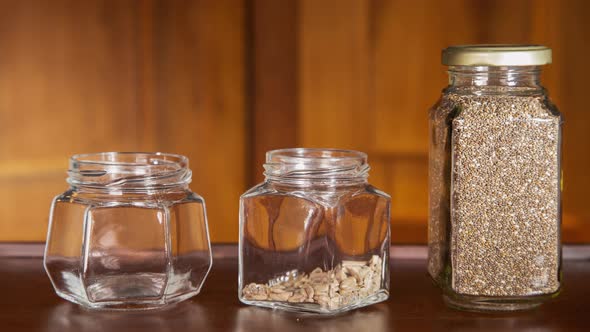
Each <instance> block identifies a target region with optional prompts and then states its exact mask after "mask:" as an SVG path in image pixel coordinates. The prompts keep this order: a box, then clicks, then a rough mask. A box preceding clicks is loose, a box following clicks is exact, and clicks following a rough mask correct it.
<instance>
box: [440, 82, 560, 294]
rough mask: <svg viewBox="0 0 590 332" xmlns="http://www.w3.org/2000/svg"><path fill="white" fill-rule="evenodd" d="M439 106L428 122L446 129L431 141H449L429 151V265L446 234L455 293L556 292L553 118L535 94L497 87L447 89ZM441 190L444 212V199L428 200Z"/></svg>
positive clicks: (556, 131) (556, 134)
mask: <svg viewBox="0 0 590 332" xmlns="http://www.w3.org/2000/svg"><path fill="white" fill-rule="evenodd" d="M437 112H438V114H439V115H438V116H435V117H433V118H432V121H434V123H433V127H435V128H446V129H444V130H439V132H438V137H436V135H437V133H436V132H435V137H434V142H435V144H442V145H446V146H450V149H446V151H449V152H442V151H443V149H438V150H437V151H433V152H434V153H433V158H432V159H431V162H433V164H434V166H433V168H432V169H431V183H433V184H438V185H434V186H432V187H431V190H433V191H431V195H432V197H435V199H433V202H431V213H432V214H433V215H435V216H440V217H439V218H438V219H437V220H435V221H436V222H435V223H434V224H433V226H431V229H430V232H431V241H433V242H434V243H435V246H433V248H434V250H433V249H431V250H433V253H434V254H433V255H432V259H431V261H430V266H429V268H430V269H431V271H434V273H440V271H442V269H443V266H444V264H445V263H444V262H443V260H444V258H443V257H444V253H443V251H442V250H440V248H441V246H445V243H446V241H450V257H451V258H450V264H451V267H452V280H451V286H452V288H453V289H454V290H455V291H456V292H457V293H459V294H467V295H478V296H523V295H534V294H549V293H553V292H555V291H557V289H558V288H559V276H558V273H559V190H560V189H559V178H560V174H559V157H558V156H559V140H560V138H559V135H560V121H561V120H560V117H558V116H555V114H552V113H551V112H550V111H549V108H548V106H547V105H546V103H545V99H544V97H543V96H526V95H523V96H519V95H502V94H483V95H476V94H447V95H446V96H445V97H444V98H443V100H442V101H441V103H440V104H439V109H438V110H437ZM449 134H450V135H449ZM437 140H438V141H439V142H437ZM445 140H446V142H442V143H441V141H445ZM436 149H437V148H435V150H436ZM446 158H450V160H449V159H446ZM447 162H450V163H451V167H447V169H449V170H452V171H450V174H449V175H448V176H450V182H451V185H450V186H449V187H445V185H444V183H445V179H444V177H446V176H447V175H444V174H443V169H444V168H445V167H444V163H447ZM433 176H434V178H433ZM447 183H448V182H447ZM441 190H443V191H444V190H448V191H449V192H450V195H449V196H446V195H445V194H444V193H443V192H440V191H441ZM445 196H446V197H448V198H447V199H449V200H450V206H449V208H448V211H449V212H447V213H448V217H446V218H450V219H448V220H445V217H442V216H443V215H444V214H445V213H444V210H441V209H444V204H443V203H441V202H442V200H444V198H441V199H442V200H441V201H437V199H436V198H437V197H445ZM441 211H442V212H441ZM447 222H448V223H449V224H450V225H449V226H445V224H446V223H447ZM446 227H450V234H451V235H450V238H449V239H446V238H445V235H444V233H446V232H447V231H446V230H445V229H446ZM447 234H448V233H447ZM437 245H438V246H437Z"/></svg>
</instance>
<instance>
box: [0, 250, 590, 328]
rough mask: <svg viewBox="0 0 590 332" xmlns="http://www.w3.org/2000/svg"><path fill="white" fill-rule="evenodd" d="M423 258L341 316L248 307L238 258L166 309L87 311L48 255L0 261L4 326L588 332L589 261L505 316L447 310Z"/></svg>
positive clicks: (404, 263) (0, 322) (221, 263)
mask: <svg viewBox="0 0 590 332" xmlns="http://www.w3.org/2000/svg"><path fill="white" fill-rule="evenodd" d="M425 263H426V262H425V260H424V259H399V258H395V257H394V259H393V260H392V265H391V296H390V299H389V301H387V302H384V303H380V304H377V305H373V306H371V307H367V308H363V309H359V310H356V311H353V312H350V313H348V314H344V315H341V316H337V317H323V316H314V315H302V314H294V313H286V312H280V311H273V310H268V309H262V308H255V307H249V306H245V305H242V304H241V303H240V302H239V301H238V299H237V296H236V294H237V267H238V265H237V259H235V258H233V257H229V258H228V257H226V258H221V259H216V260H215V261H214V265H213V269H212V272H211V274H210V275H209V278H208V279H207V281H206V282H205V286H204V288H203V290H202V292H201V294H200V295H198V296H197V297H195V298H193V299H191V300H188V301H186V302H184V303H182V304H179V305H177V306H176V307H173V308H171V309H168V310H165V311H150V312H133V313H122V312H89V311H85V310H81V309H80V308H79V307H78V306H76V305H74V304H71V303H69V302H66V301H64V300H62V299H60V298H58V297H57V295H55V294H54V292H53V288H52V287H51V284H50V283H49V280H48V279H47V277H46V275H45V273H44V271H43V268H42V260H41V259H40V258H39V257H37V258H12V257H1V258H0V287H1V290H2V296H1V297H0V331H2V332H12V331H14V332H18V331H47V332H49V331H59V332H68V331H93V332H94V331H96V332H98V331H109V332H115V331H142V332H147V331H170V332H183V331H195V332H201V331H257V332H261V331H281V332H287V331H327V332H332V331H334V332H346V331H355V332H358V331H371V332H378V331H472V330H478V331H480V330H486V331H512V330H514V331H542V332H550V331H590V314H589V313H588V312H589V311H588V308H589V307H590V305H589V303H590V302H588V303H587V301H590V261H589V260H565V261H564V269H563V276H564V278H563V279H564V285H565V287H564V289H563V291H562V294H561V295H560V296H559V297H558V298H557V299H555V300H553V301H551V302H549V303H547V304H545V305H544V306H542V307H540V308H539V309H536V310H533V311H529V312H521V313H505V314H480V313H466V312H460V311H455V310H452V309H448V308H446V307H445V305H444V304H443V301H442V298H441V296H440V293H439V291H438V289H437V288H436V287H435V286H434V285H433V284H432V282H431V281H430V279H429V277H428V275H427V273H426V270H425V266H426V264H425Z"/></svg>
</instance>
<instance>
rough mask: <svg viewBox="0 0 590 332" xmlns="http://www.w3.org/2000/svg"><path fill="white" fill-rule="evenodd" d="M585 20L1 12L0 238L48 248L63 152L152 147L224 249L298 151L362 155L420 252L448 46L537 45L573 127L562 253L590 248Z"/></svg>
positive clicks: (548, 6)
mask: <svg viewBox="0 0 590 332" xmlns="http://www.w3.org/2000/svg"><path fill="white" fill-rule="evenodd" d="M589 19H590V7H589V4H588V3H587V2H586V1H584V0H569V1H558V0H523V1H510V0H494V1H492V0H482V1H471V0H449V1H436V0H416V1H402V0H367V1H355V0H344V1H336V0H282V1H271V0H254V1H244V0H221V1H208V0H192V1H191V0H177V1H164V0H144V1H104V0H87V1H74V0H55V1H51V2H48V1H43V0H23V1H10V0H6V1H0V50H2V51H1V52H0V185H1V186H0V199H1V200H2V207H1V208H0V241H40V240H43V239H44V237H45V232H46V222H47V213H48V208H49V204H50V200H51V197H53V196H54V195H56V194H58V193H60V192H62V191H63V190H65V188H66V184H65V182H64V178H65V170H66V167H67V158H68V157H69V156H70V155H72V154H74V153H80V152H94V151H130V150H144V151H145V150H151V151H154V150H162V151H168V152H177V153H182V154H186V155H188V156H189V157H190V159H191V167H192V168H193V171H194V173H193V184H192V188H193V190H194V191H196V192H198V193H199V194H201V195H203V196H204V197H205V199H206V201H207V203H208V210H207V212H208V215H209V221H210V226H211V227H210V228H211V236H212V240H213V241H215V242H234V241H237V227H238V222H237V210H238V209H237V207H238V197H239V195H240V194H241V193H242V192H243V191H244V190H246V188H248V187H250V186H251V185H253V184H255V183H257V182H259V181H261V180H262V163H263V161H264V154H265V152H266V151H267V150H270V149H275V148H283V147H294V146H307V147H337V148H352V149H359V150H363V151H366V152H368V153H369V162H370V163H371V164H372V165H373V170H372V173H371V174H372V176H371V182H372V183H373V184H374V185H375V186H376V187H378V188H380V189H383V190H384V191H386V192H389V193H390V194H392V196H393V211H392V216H393V219H392V229H393V238H394V240H395V241H396V242H404V243H412V242H424V241H425V239H426V219H427V197H426V193H427V181H426V169H427V143H428V142H427V121H426V112H427V109H428V108H429V107H430V106H431V105H433V104H434V103H435V101H436V100H437V99H438V97H439V96H440V91H441V89H442V88H443V87H444V86H445V85H446V82H447V76H446V72H445V71H446V68H445V67H444V66H442V65H441V64H440V51H441V49H443V48H444V47H446V46H448V45H451V44H471V43H537V44H545V45H548V46H550V47H552V48H553V52H554V53H553V54H554V61H553V64H551V65H550V66H546V68H544V73H543V82H544V85H545V86H546V87H547V88H548V90H549V92H550V95H551V97H552V99H553V100H554V101H555V103H556V104H557V105H558V106H559V107H560V109H561V111H562V112H563V114H564V115H565V121H566V122H565V125H564V147H563V156H564V157H563V172H564V193H563V198H564V202H563V219H564V222H563V239H564V241H565V242H590V205H589V204H587V203H586V192H587V190H588V188H590V175H589V174H590V173H589V172H588V171H587V165H588V164H590V153H588V152H589V151H590V113H589V112H587V110H586V108H587V107H586V105H585V104H586V93H585V89H586V86H587V84H586V81H587V78H588V77H590V71H589V68H590V66H588V65H587V63H586V62H587V56H586V55H587V54H588V52H590V49H589V46H588V45H587V43H586V41H587V40H588V38H590V25H589V24H587V21H588V20H589Z"/></svg>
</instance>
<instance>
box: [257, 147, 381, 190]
mask: <svg viewBox="0 0 590 332" xmlns="http://www.w3.org/2000/svg"><path fill="white" fill-rule="evenodd" d="M264 169H265V172H264V175H265V177H266V181H267V182H271V183H274V184H277V185H284V186H321V187H338V186H354V185H361V184H366V183H367V178H368V176H369V169H370V167H369V164H368V163H367V155H366V154H364V153H362V152H358V151H352V150H336V149H305V148H295V149H282V150H273V151H269V152H267V154H266V163H265V164H264Z"/></svg>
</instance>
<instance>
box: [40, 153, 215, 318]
mask: <svg viewBox="0 0 590 332" xmlns="http://www.w3.org/2000/svg"><path fill="white" fill-rule="evenodd" d="M68 174H69V177H68V183H69V184H70V189H69V190H68V191H66V192H65V193H63V194H61V195H59V196H57V197H56V198H55V199H54V201H53V203H52V206H51V212H50V218H49V219H50V221H49V230H48V234H47V245H46V249H45V260H44V264H45V270H46V271H47V274H48V275H49V278H50V279H51V282H52V284H53V286H54V288H55V291H56V292H57V294H58V295H59V296H61V297H62V298H64V299H66V300H69V301H72V302H75V303H77V304H80V305H82V306H84V307H86V308H91V309H121V310H132V309H151V308H160V307H163V306H166V305H170V304H174V303H177V302H180V301H182V300H185V299H187V298H189V297H192V296H194V295H196V294H198V293H199V291H200V289H201V287H202V285H203V282H204V280H205V278H206V276H207V274H208V273H209V270H210V268H211V250H210V244H209V234H208V229H207V218H206V212H205V202H204V200H203V198H201V197H200V196H198V195H197V194H195V193H193V192H191V191H190V189H189V188H188V184H189V183H190V181H191V171H190V169H189V168H188V159H187V158H186V157H184V156H180V155H174V154H165V153H115V152H110V153H97V154H85V155H75V156H73V157H72V158H71V159H70V169H69V172H68Z"/></svg>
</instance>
